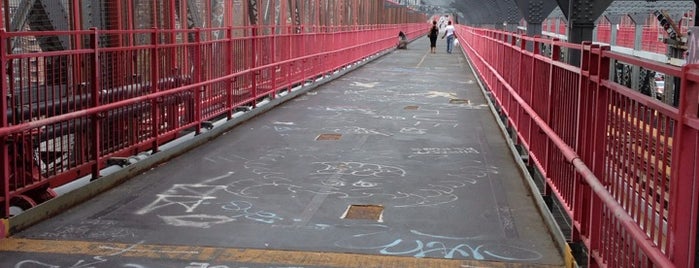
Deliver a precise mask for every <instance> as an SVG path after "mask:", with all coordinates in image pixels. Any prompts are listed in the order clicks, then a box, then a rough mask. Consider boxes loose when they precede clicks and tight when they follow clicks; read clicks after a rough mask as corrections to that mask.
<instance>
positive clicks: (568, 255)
mask: <svg viewBox="0 0 699 268" xmlns="http://www.w3.org/2000/svg"><path fill="white" fill-rule="evenodd" d="M563 261H565V264H566V267H567V268H574V267H578V264H577V262H575V257H573V250H572V249H571V248H570V245H568V244H566V249H565V252H564V253H563Z"/></svg>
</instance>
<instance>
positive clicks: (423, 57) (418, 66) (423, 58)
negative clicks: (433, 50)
mask: <svg viewBox="0 0 699 268" xmlns="http://www.w3.org/2000/svg"><path fill="white" fill-rule="evenodd" d="M429 54H430V52H429V51H428V52H427V53H425V56H422V59H421V60H420V63H418V64H417V66H415V68H420V65H422V62H424V61H425V58H427V55H429Z"/></svg>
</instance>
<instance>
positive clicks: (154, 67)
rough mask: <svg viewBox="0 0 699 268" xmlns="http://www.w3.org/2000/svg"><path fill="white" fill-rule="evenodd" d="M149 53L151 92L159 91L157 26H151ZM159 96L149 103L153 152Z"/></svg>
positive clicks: (156, 142) (157, 144)
mask: <svg viewBox="0 0 699 268" xmlns="http://www.w3.org/2000/svg"><path fill="white" fill-rule="evenodd" d="M151 30H152V31H153V32H152V33H151V45H152V47H151V53H150V81H151V82H150V84H151V92H150V93H151V94H154V93H157V92H158V91H160V88H159V87H160V85H159V84H160V83H159V80H160V61H159V59H160V56H159V55H160V51H159V48H158V45H159V43H160V42H159V37H160V32H159V31H158V29H157V28H155V27H153V28H152V29H151ZM160 100H161V98H158V99H153V100H151V102H150V105H151V115H150V116H151V129H152V131H153V133H151V134H152V138H153V142H152V144H151V146H152V147H153V149H152V150H153V152H157V151H159V148H158V146H159V142H158V137H159V136H160V107H159V106H160V103H161V101H160Z"/></svg>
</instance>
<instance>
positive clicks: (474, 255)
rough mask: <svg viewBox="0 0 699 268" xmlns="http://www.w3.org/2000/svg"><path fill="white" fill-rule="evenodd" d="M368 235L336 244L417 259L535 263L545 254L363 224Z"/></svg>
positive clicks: (516, 247) (480, 239) (527, 249)
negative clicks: (399, 231) (401, 232)
mask: <svg viewBox="0 0 699 268" xmlns="http://www.w3.org/2000/svg"><path fill="white" fill-rule="evenodd" d="M362 227H363V228H364V229H373V230H367V231H365V232H361V233H357V234H355V235H352V236H351V237H349V238H345V239H342V240H339V241H337V242H335V246H337V247H340V248H344V249H354V250H369V251H376V252H378V253H379V254H382V255H391V256H410V257H415V258H425V257H430V258H446V259H474V260H493V261H517V262H533V261H536V260H539V259H541V258H542V257H543V255H542V254H541V253H539V252H537V251H535V250H532V249H529V248H527V247H525V246H517V245H513V244H512V243H498V242H494V241H487V240H483V239H482V238H481V237H478V236H475V237H456V236H449V235H435V234H426V233H423V232H420V231H417V230H411V231H410V234H400V233H397V232H394V231H393V230H392V229H391V228H389V227H387V226H385V225H379V224H375V225H364V226H362Z"/></svg>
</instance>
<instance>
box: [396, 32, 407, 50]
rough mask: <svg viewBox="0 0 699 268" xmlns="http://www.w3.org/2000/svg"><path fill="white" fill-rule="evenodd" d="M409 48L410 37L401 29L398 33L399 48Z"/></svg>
mask: <svg viewBox="0 0 699 268" xmlns="http://www.w3.org/2000/svg"><path fill="white" fill-rule="evenodd" d="M407 48H408V37H406V36H405V34H404V33H403V31H400V33H398V49H407Z"/></svg>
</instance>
